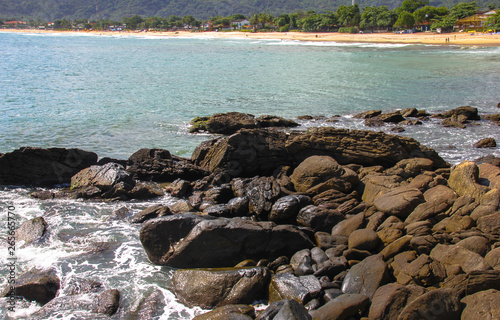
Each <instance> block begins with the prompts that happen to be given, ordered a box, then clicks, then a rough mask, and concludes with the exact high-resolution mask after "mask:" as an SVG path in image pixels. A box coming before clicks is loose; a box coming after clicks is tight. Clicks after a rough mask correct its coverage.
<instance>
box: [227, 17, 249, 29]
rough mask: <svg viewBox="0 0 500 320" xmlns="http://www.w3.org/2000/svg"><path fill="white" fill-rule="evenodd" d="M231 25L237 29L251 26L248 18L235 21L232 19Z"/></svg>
mask: <svg viewBox="0 0 500 320" xmlns="http://www.w3.org/2000/svg"><path fill="white" fill-rule="evenodd" d="M231 26H232V27H234V28H235V29H240V30H241V29H242V28H249V27H250V21H249V20H247V19H237V20H234V21H231Z"/></svg>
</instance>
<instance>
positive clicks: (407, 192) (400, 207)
mask: <svg viewBox="0 0 500 320" xmlns="http://www.w3.org/2000/svg"><path fill="white" fill-rule="evenodd" d="M424 201H425V199H424V195H423V194H422V192H420V190H418V189H416V188H412V187H407V186H403V187H397V188H394V189H392V190H390V191H388V192H387V193H384V194H382V195H380V196H378V197H376V198H375V201H374V205H375V208H377V210H379V211H381V212H383V213H385V214H387V215H395V216H397V217H399V218H402V219H406V218H407V217H408V215H409V214H410V213H411V212H412V211H413V210H415V208H416V207H417V206H418V205H419V204H421V203H423V202H424Z"/></svg>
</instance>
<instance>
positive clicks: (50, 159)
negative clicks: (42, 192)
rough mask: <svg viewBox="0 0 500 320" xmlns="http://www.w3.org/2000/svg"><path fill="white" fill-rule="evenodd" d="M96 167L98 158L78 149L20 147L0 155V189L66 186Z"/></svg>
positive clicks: (91, 153) (93, 154)
mask: <svg viewBox="0 0 500 320" xmlns="http://www.w3.org/2000/svg"><path fill="white" fill-rule="evenodd" d="M96 163H97V154H95V153H93V152H87V151H83V150H80V149H64V148H49V149H42V148H34V147H23V148H20V149H17V150H14V151H12V152H9V153H4V154H2V155H0V185H31V186H52V185H56V184H64V183H69V182H70V179H71V177H72V176H74V175H75V174H76V173H78V172H79V171H80V170H82V169H85V168H87V167H90V166H91V165H94V164H96Z"/></svg>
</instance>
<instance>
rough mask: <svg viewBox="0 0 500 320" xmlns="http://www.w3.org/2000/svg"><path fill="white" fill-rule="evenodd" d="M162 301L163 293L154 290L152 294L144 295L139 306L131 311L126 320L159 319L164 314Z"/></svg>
mask: <svg viewBox="0 0 500 320" xmlns="http://www.w3.org/2000/svg"><path fill="white" fill-rule="evenodd" d="M164 299H165V297H164V296H163V293H162V292H161V291H160V290H158V289H155V290H154V291H153V292H152V293H148V294H146V295H145V296H144V298H142V299H141V301H140V302H139V305H138V306H137V307H136V308H135V309H134V310H132V312H131V313H130V314H129V315H128V317H127V318H126V319H127V320H142V319H155V318H159V317H160V316H161V315H162V314H163V312H164V310H163V304H164Z"/></svg>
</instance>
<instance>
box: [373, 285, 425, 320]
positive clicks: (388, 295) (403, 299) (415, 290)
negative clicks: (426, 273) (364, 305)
mask: <svg viewBox="0 0 500 320" xmlns="http://www.w3.org/2000/svg"><path fill="white" fill-rule="evenodd" d="M424 293H425V288H423V287H420V286H403V285H401V284H399V283H390V284H387V285H385V286H382V287H380V288H378V290H377V291H376V292H375V295H374V296H373V300H372V304H371V306H370V312H369V313H368V317H369V318H370V319H380V320H392V319H397V317H398V315H399V314H400V313H401V311H403V309H404V307H405V306H406V305H407V304H408V303H410V302H412V301H413V300H415V299H416V298H418V297H419V296H421V295H423V294H424Z"/></svg>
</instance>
